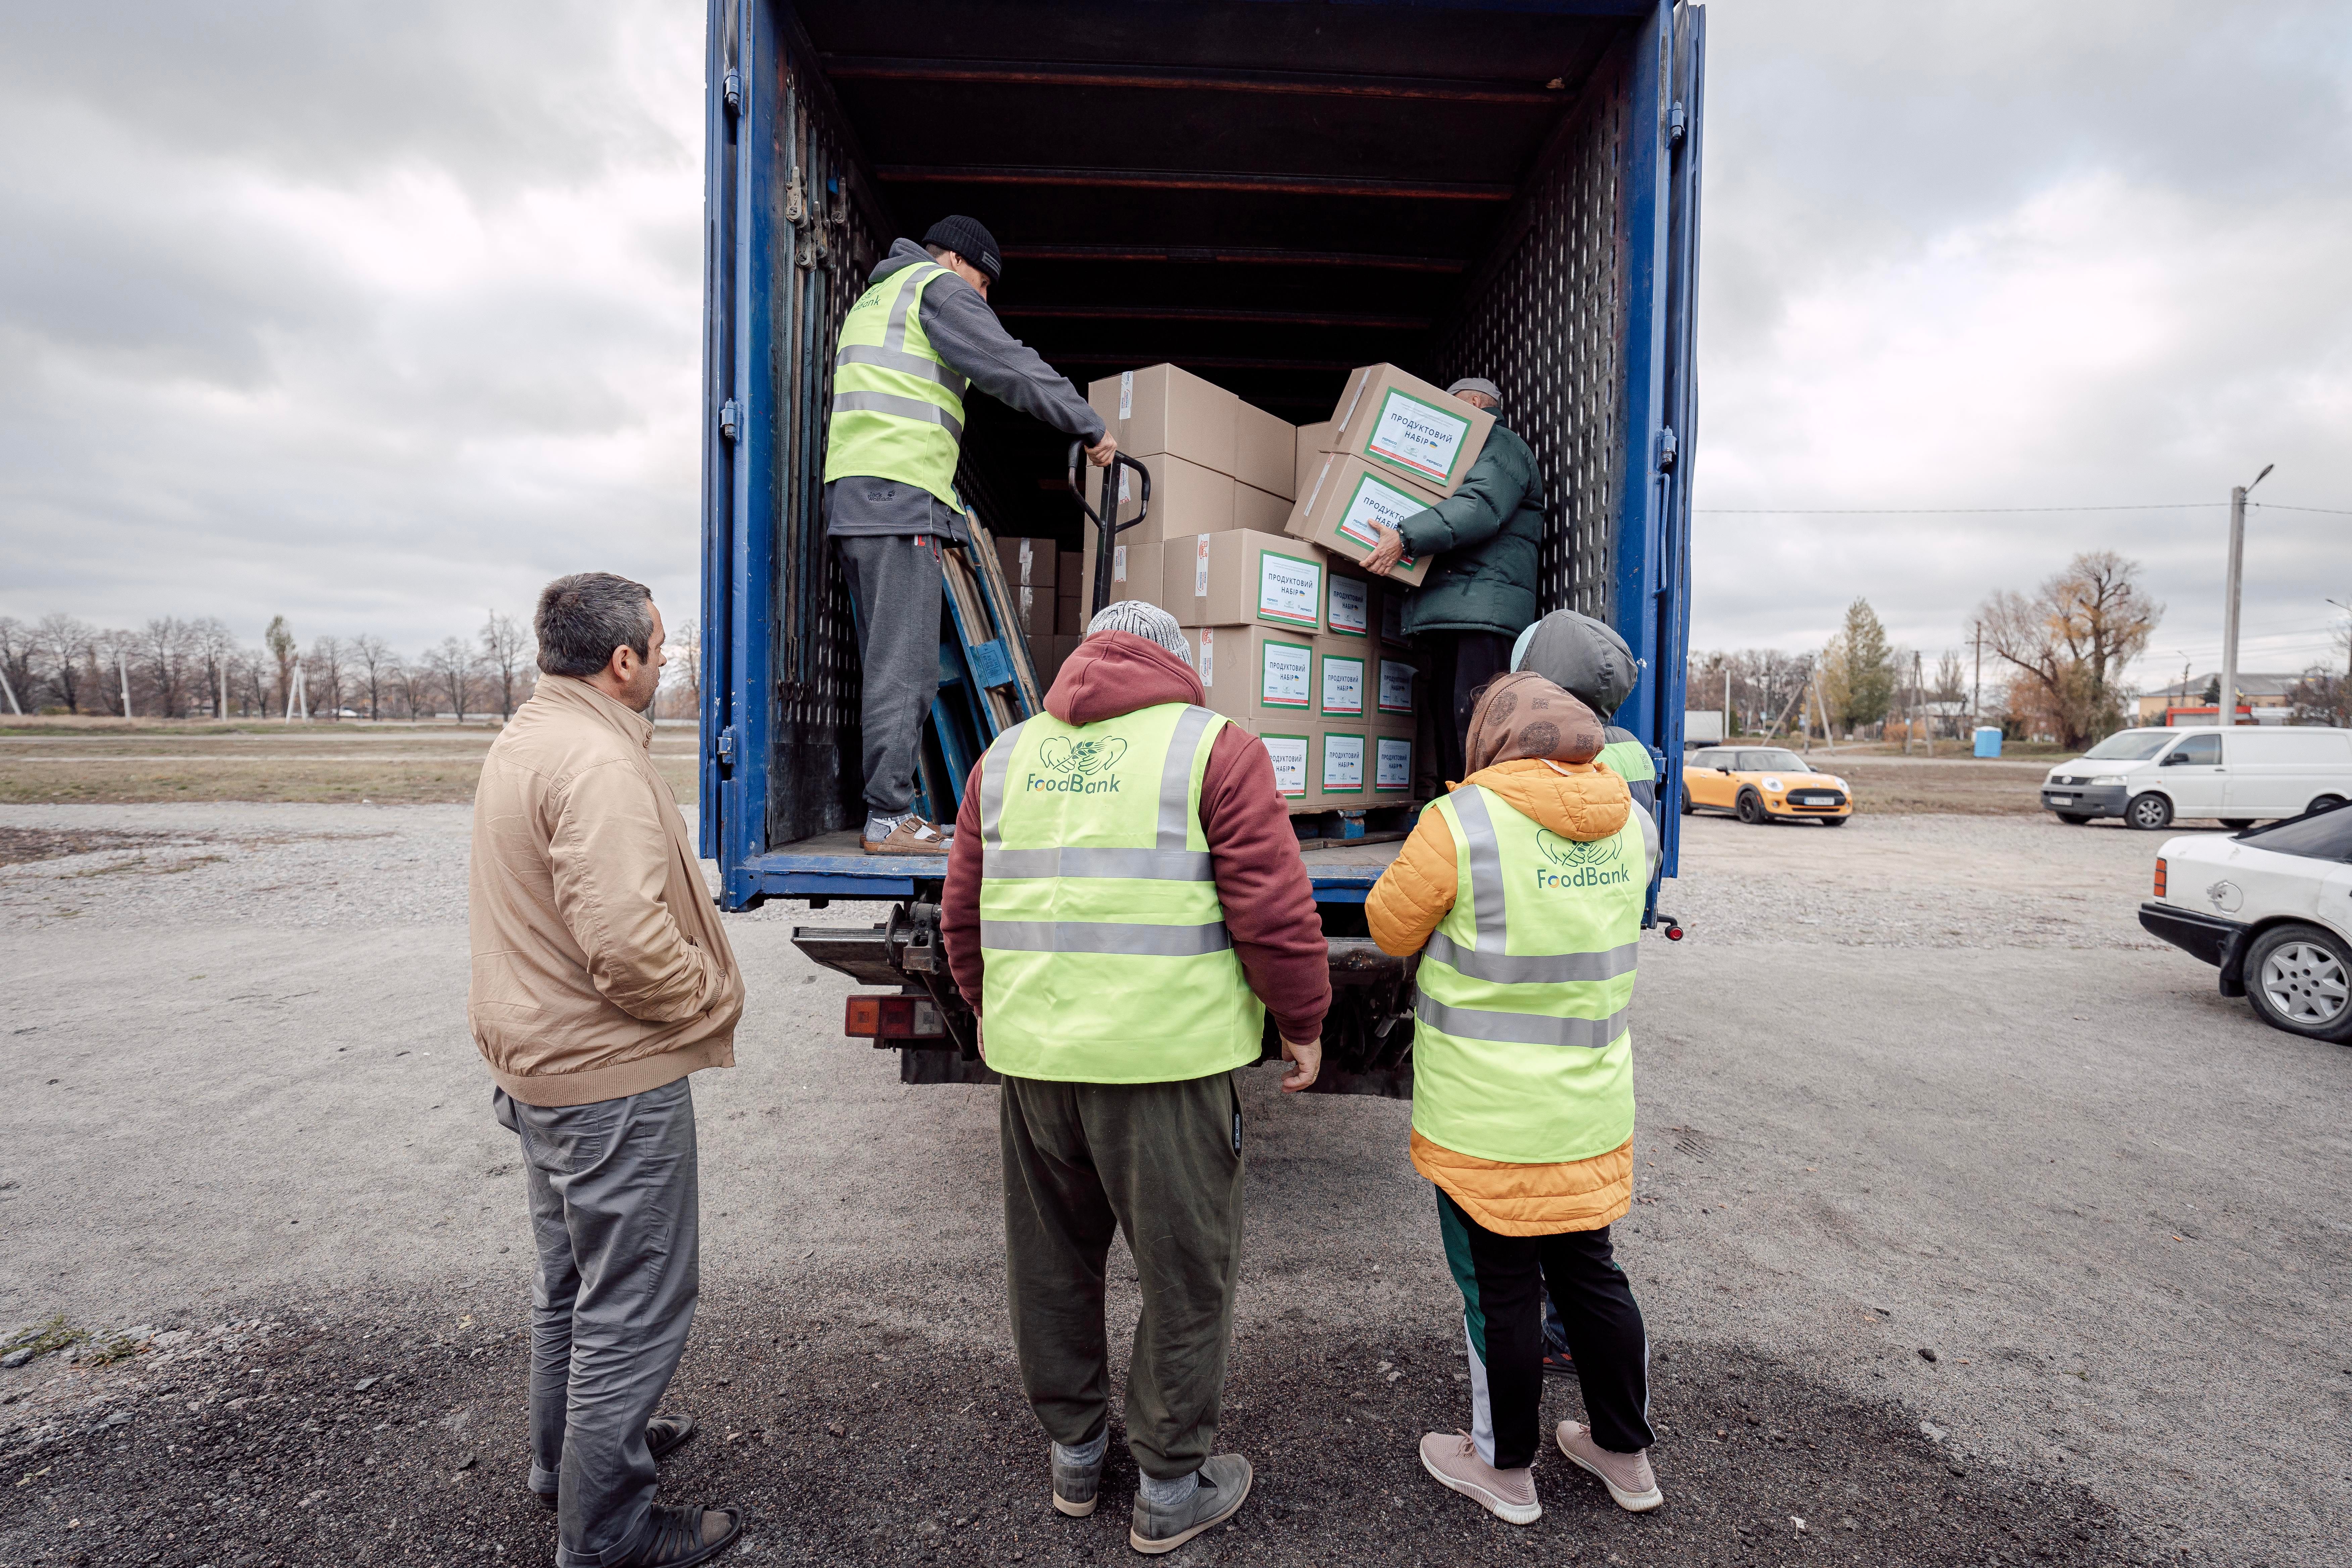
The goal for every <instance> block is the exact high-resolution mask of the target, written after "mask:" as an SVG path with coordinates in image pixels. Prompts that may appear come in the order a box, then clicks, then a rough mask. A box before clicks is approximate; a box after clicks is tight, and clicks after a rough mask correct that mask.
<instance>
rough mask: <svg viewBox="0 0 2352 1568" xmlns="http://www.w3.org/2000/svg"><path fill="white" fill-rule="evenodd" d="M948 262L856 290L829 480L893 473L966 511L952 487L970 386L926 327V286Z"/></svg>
mask: <svg viewBox="0 0 2352 1568" xmlns="http://www.w3.org/2000/svg"><path fill="white" fill-rule="evenodd" d="M948 276H950V274H949V272H948V270H947V268H944V267H935V266H930V265H928V264H926V265H922V266H917V267H907V268H900V269H899V270H898V271H897V272H894V273H892V274H891V275H890V276H889V277H887V278H885V279H882V281H880V282H879V283H877V284H875V285H874V286H873V287H872V288H870V289H866V292H865V293H864V294H861V295H860V296H858V299H857V302H856V304H855V305H852V306H851V307H850V308H849V314H848V315H847V316H846V317H845V318H844V319H843V321H842V323H841V343H840V347H839V350H838V352H836V353H835V355H834V361H833V416H832V422H831V424H830V426H828V428H827V432H826V438H825V452H824V479H825V482H826V483H828V484H829V483H831V482H832V481H833V480H835V479H850V478H858V477H871V478H875V479H897V480H899V481H901V482H903V483H906V484H910V485H914V486H916V487H917V488H919V489H926V490H929V492H930V493H931V494H933V495H935V496H937V497H939V498H940V500H943V501H945V502H946V503H947V504H948V505H950V506H951V507H957V508H958V509H959V510H961V501H960V500H958V499H957V497H956V492H955V471H956V463H957V460H958V459H959V458H960V457H961V454H962V449H963V395H964V393H965V391H966V390H967V389H968V388H969V387H970V385H971V383H969V382H967V381H966V380H965V379H964V378H963V377H962V376H961V375H960V374H957V373H956V372H955V371H954V370H953V369H952V368H950V366H949V365H948V364H947V363H946V362H945V361H943V360H941V359H940V357H939V354H938V353H936V352H935V351H934V350H933V349H932V347H931V341H930V338H929V334H927V333H926V332H925V331H923V320H922V311H921V309H920V305H921V301H922V297H923V290H924V289H928V288H929V287H930V286H931V284H932V283H933V282H934V281H935V280H937V279H940V278H945V277H948Z"/></svg>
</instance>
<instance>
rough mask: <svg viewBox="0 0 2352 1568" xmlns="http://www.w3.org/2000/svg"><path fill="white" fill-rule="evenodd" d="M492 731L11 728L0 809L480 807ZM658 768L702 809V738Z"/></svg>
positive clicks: (53, 722) (683, 742) (18, 724)
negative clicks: (276, 804) (308, 804)
mask: <svg viewBox="0 0 2352 1568" xmlns="http://www.w3.org/2000/svg"><path fill="white" fill-rule="evenodd" d="M497 734H498V724H497V721H496V720H492V721H490V722H488V723H480V722H469V723H466V724H457V723H450V722H442V723H424V724H415V725H410V724H393V723H386V724H371V723H368V722H366V721H351V720H343V721H340V722H333V723H313V724H277V723H270V722H268V721H261V722H249V723H235V722H232V723H226V724H220V723H212V722H208V721H189V720H131V721H124V720H121V719H52V718H41V719H15V720H11V721H9V722H7V723H6V724H5V725H0V804H9V805H61V804H68V803H82V804H89V805H139V804H145V803H151V802H156V801H316V802H326V803H331V804H342V803H348V804H356V803H358V802H361V801H371V802H374V803H376V804H379V805H386V804H391V803H394V802H398V803H404V804H428V803H450V802H455V803H462V802H466V801H470V800H472V799H473V798H474V781H475V779H476V777H477V776H478V774H479V773H480V772H481V766H482V754H483V752H487V751H488V749H489V744H490V742H491V740H492V738H494V737H495V736H496V735H497ZM653 752H654V763H655V765H656V767H658V768H659V769H660V770H661V773H662V776H663V777H664V778H666V779H667V780H668V781H669V784H670V787H671V788H672V789H673V790H674V791H675V792H676V793H677V798H678V799H679V800H680V801H691V800H692V799H693V798H694V766H695V731H694V730H693V729H692V728H690V727H686V726H671V725H664V726H663V727H661V728H660V729H659V730H657V731H655V734H654V744H653Z"/></svg>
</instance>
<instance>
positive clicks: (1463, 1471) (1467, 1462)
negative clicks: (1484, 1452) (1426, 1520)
mask: <svg viewBox="0 0 2352 1568" xmlns="http://www.w3.org/2000/svg"><path fill="white" fill-rule="evenodd" d="M1421 1468H1423V1469H1424V1470H1427V1471H1428V1472H1429V1474H1430V1477H1431V1479H1433V1480H1435V1481H1436V1482H1437V1484H1438V1485H1439V1486H1441V1487H1444V1488H1446V1489H1448V1490H1451V1491H1457V1492H1460V1493H1461V1494H1462V1495H1463V1496H1464V1497H1466V1498H1468V1499H1469V1500H1471V1501H1472V1502H1475V1503H1476V1504H1477V1505H1478V1506H1479V1507H1481V1508H1483V1509H1485V1510H1486V1511H1487V1512H1488V1513H1491V1514H1493V1515H1494V1516H1495V1517H1496V1519H1499V1520H1501V1521H1503V1522H1504V1523H1506V1524H1533V1523H1534V1522H1535V1521H1538V1520H1539V1519H1541V1518H1542V1517H1543V1505H1542V1504H1541V1503H1538V1501H1536V1475H1535V1471H1534V1469H1533V1468H1528V1469H1524V1470H1498V1469H1496V1468H1495V1467H1494V1466H1492V1465H1490V1464H1488V1463H1487V1462H1486V1460H1484V1459H1482V1458H1479V1457H1478V1445H1477V1444H1475V1443H1474V1442H1472V1441H1471V1440H1470V1434H1469V1433H1467V1432H1432V1433H1429V1434H1427V1435H1426V1436H1423V1438H1422V1440H1421Z"/></svg>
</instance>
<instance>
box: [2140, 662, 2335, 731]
mask: <svg viewBox="0 0 2352 1568" xmlns="http://www.w3.org/2000/svg"><path fill="white" fill-rule="evenodd" d="M2301 679H2303V677H2302V676H2300V675H2276V674H2271V675H2263V674H2259V673H2257V672H2255V671H2253V670H2247V669H2242V670H2240V671H2239V672H2238V717H2239V719H2240V721H2245V720H2246V719H2248V718H2251V719H2252V721H2254V722H2255V723H2257V724H2284V723H2285V722H2286V719H2287V714H2288V712H2289V710H2290V706H2291V705H2290V704H2289V703H2288V701H2287V693H2288V692H2290V691H2292V690H2294V687H2295V683H2296V682H2297V681H2300V680H2301ZM2220 685H2221V671H2220V670H2218V669H2217V670H2214V671H2213V672H2212V673H2210V675H2200V676H2197V677H2195V678H2194V679H2189V680H2183V681H2179V682H2177V683H2175V684H2173V685H2171V686H2167V687H2164V688H2163V689H2160V690H2156V691H2143V692H2141V693H2140V697H2139V712H2138V715H2137V722H2139V723H2142V724H2165V723H2171V724H2210V723H2213V722H2215V721H2217V719H2218V718H2219V715H2220V712H2221V709H2220V706H2219V704H2218V703H2217V702H2216V701H2215V700H2214V699H2213V698H2212V697H2211V696H2210V695H2209V694H2210V692H2212V691H2213V689H2215V688H2217V687H2218V686H2220ZM2184 709H2185V710H2188V711H2186V712H2182V711H2179V710H2184ZM2200 710H2202V711H2200ZM2167 713H2170V714H2172V717H2171V718H2170V719H2169V720H2168V719H2167V718H2166V717H2165V715H2166V714H2167Z"/></svg>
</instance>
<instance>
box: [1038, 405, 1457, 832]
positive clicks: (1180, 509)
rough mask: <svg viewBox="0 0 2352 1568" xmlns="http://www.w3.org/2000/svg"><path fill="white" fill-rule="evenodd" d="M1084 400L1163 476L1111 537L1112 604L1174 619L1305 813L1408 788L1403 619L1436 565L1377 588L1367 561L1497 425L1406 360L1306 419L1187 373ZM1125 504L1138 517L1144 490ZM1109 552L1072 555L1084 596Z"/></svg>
mask: <svg viewBox="0 0 2352 1568" xmlns="http://www.w3.org/2000/svg"><path fill="white" fill-rule="evenodd" d="M1087 395H1088V401H1089V402H1091V403H1092V404H1093V405H1094V407H1095V409H1096V411H1097V413H1099V414H1101V415H1102V416H1103V419H1104V421H1105V422H1106V424H1108V426H1109V429H1110V433H1111V434H1112V435H1114V436H1116V437H1118V444H1119V449H1120V450H1121V451H1122V452H1125V453H1127V454H1128V455H1129V456H1130V457H1132V458H1136V459H1137V460H1138V461H1139V462H1140V463H1142V465H1143V466H1144V468H1145V469H1146V470H1147V471H1148V472H1149V473H1150V476H1151V504H1150V511H1149V514H1148V515H1147V516H1146V518H1145V521H1144V522H1143V524H1142V526H1140V527H1139V528H1134V529H1130V530H1129V531H1127V532H1125V533H1122V534H1120V535H1119V536H1118V543H1117V544H1116V546H1115V547H1114V551H1113V554H1112V558H1111V562H1112V564H1111V577H1112V593H1113V595H1114V596H1115V597H1118V598H1131V599H1145V600H1149V601H1150V602H1151V603H1153V604H1156V605H1160V607H1161V608H1163V609H1165V610H1168V611H1169V612H1171V614H1173V615H1174V616H1175V617H1176V620H1177V623H1178V624H1179V625H1180V626H1182V627H1183V628H1184V634H1185V636H1186V637H1189V638H1190V639H1191V640H1192V647H1193V650H1194V658H1195V660H1196V662H1197V663H1198V665H1199V668H1200V672H1201V684H1202V688H1203V689H1204V690H1205V691H1206V692H1207V694H1208V701H1209V706H1210V707H1212V708H1213V709H1215V710H1217V711H1218V712H1220V713H1223V714H1224V715H1226V716H1227V717H1228V718H1230V719H1232V720H1234V721H1235V722H1236V723H1238V724H1240V725H1241V726H1242V727H1243V728H1244V729H1245V730H1247V731H1249V732H1250V733H1252V734H1254V735H1256V736H1257V737H1259V738H1260V739H1261V740H1263V741H1265V745H1266V750H1267V752H1269V753H1271V754H1272V756H1273V758H1274V763H1275V776H1276V784H1277V785H1278V787H1279V788H1280V789H1281V790H1282V792H1283V794H1284V795H1285V796H1286V798H1287V799H1288V800H1289V801H1290V802H1291V803H1292V804H1293V805H1294V806H1296V807H1297V808H1299V809H1302V810H1328V809H1331V808H1335V807H1337V808H1343V809H1344V808H1350V807H1360V806H1370V805H1381V804H1388V803H1396V802H1402V801H1405V800H1409V799H1411V798H1412V778H1413V768H1412V763H1413V757H1412V747H1413V726H1414V719H1415V712H1414V704H1415V702H1416V701H1417V700H1418V699H1417V694H1416V688H1415V685H1414V679H1413V678H1414V674H1415V671H1416V668H1417V667H1416V663H1415V659H1414V656H1413V654H1412V650H1411V649H1410V648H1408V647H1406V646H1405V643H1404V636H1403V629H1402V627H1403V614H1402V612H1403V605H1404V595H1406V593H1408V592H1409V591H1410V589H1411V588H1412V586H1413V585H1414V584H1418V583H1419V582H1420V581H1421V579H1422V578H1423V576H1424V575H1426V574H1427V572H1428V563H1426V562H1415V563H1409V564H1402V565H1400V566H1399V567H1398V568H1397V569H1396V570H1395V571H1394V572H1392V573H1391V574H1390V580H1386V581H1374V580H1373V579H1372V578H1371V577H1370V575H1369V574H1367V573H1366V572H1365V571H1364V570H1363V568H1362V566H1361V565H1360V563H1361V561H1362V560H1363V558H1364V557H1365V556H1366V555H1368V554H1370V551H1371V547H1372V544H1373V543H1374V542H1377V538H1378V536H1377V534H1374V533H1372V532H1371V531H1370V529H1369V528H1368V526H1367V520H1378V521H1391V522H1392V521H1396V520H1397V519H1399V518H1402V517H1403V516H1406V515H1410V514H1411V513H1412V512H1413V511H1418V510H1421V509H1422V508H1423V507H1425V506H1427V505H1429V504H1430V503H1431V502H1432V501H1434V500H1443V499H1444V497H1446V496H1448V495H1451V494H1452V493H1453V492H1454V489H1457V488H1458V487H1459V486H1460V484H1461V482H1462V479H1463V477H1464V476H1465V475H1466V474H1467V473H1468V472H1469V469H1470V465H1471V464H1472V463H1473V462H1475V460H1476V458H1477V455H1478V448H1479V447H1480V446H1481V445H1483V444H1484V442H1485V440H1486V432H1487V431H1488V430H1489V429H1491V428H1492V427H1493V423H1494V422H1493V420H1492V418H1491V417H1490V416H1486V415H1485V414H1481V413H1479V412H1478V411H1476V410H1475V409H1472V408H1470V407H1468V406H1467V405H1464V404H1461V403H1458V402H1456V401H1455V400H1454V399H1452V398H1449V397H1446V396H1445V395H1444V393H1442V392H1440V391H1439V390H1438V389H1437V388H1435V387H1433V386H1430V385H1429V384H1427V383H1425V382H1420V381H1416V380H1414V379H1413V378H1412V377H1411V376H1408V375H1406V374H1404V373H1403V372H1402V371H1399V370H1397V369H1395V368H1394V367H1393V366H1390V365H1373V366H1370V367H1368V368H1367V369H1364V370H1360V371H1358V372H1356V373H1355V374H1354V375H1353V376H1351V377H1350V378H1349V383H1348V390H1347V392H1346V393H1344V394H1343V395H1341V397H1340V400H1339V407H1338V408H1337V409H1335V410H1334V416H1333V418H1332V419H1331V421H1330V422H1328V424H1323V425H1310V426H1305V427H1304V428H1299V427H1295V426H1291V425H1290V424H1288V423H1287V422H1286V421H1284V420H1281V419H1278V418H1276V417H1275V416H1273V415H1270V414H1267V413H1265V411H1264V410H1262V409H1258V408H1254V407H1252V406H1250V405H1248V404H1246V403H1244V402H1242V401H1241V399H1239V398H1238V397H1236V396H1234V395H1233V394H1232V393H1230V392H1227V391H1225V390H1224V389H1223V388H1222V387H1218V386H1214V385H1212V384H1210V383H1208V382H1205V381H1202V379H1201V378H1200V377H1198V376H1195V375H1192V374H1187V373H1186V372H1184V371H1182V370H1180V369H1178V368H1177V367H1175V366H1174V365H1166V364H1162V365H1154V366H1152V367H1150V369H1148V370H1139V371H1132V372H1129V373H1127V374H1122V375H1118V376H1111V377H1106V378H1105V379H1103V380H1101V381H1097V382H1096V383H1095V384H1093V385H1092V386H1091V387H1090V388H1088V389H1087ZM1129 488H1130V489H1131V488H1132V487H1129ZM1120 503H1121V512H1120V517H1121V519H1122V521H1124V520H1126V519H1129V518H1132V517H1133V516H1135V514H1136V510H1137V507H1138V504H1139V498H1138V497H1136V496H1135V495H1133V494H1123V495H1122V496H1121V498H1120ZM1096 549H1097V542H1096V541H1095V540H1094V539H1093V538H1092V537H1091V536H1089V538H1088V539H1087V548H1086V551H1085V552H1084V554H1083V557H1074V556H1068V555H1066V556H1064V558H1063V560H1062V563H1061V564H1060V570H1061V571H1062V572H1063V573H1064V574H1065V575H1067V574H1069V573H1070V568H1071V563H1073V562H1074V561H1075V562H1076V565H1077V572H1076V576H1077V585H1076V592H1077V593H1078V594H1080V595H1085V594H1087V592H1089V591H1090V589H1091V586H1092V584H1093V582H1094V561H1095V552H1096ZM1064 656H1065V657H1066V650H1064ZM1043 668H1044V667H1043V666H1042V665H1041V667H1040V671H1041V673H1043Z"/></svg>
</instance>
